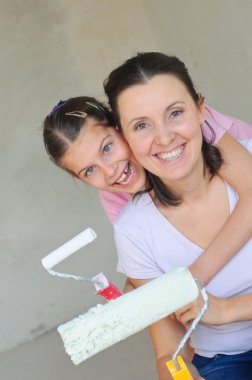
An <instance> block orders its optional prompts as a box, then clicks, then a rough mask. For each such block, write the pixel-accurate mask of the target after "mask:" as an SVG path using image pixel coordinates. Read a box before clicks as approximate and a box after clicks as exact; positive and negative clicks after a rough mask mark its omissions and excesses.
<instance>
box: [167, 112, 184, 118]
mask: <svg viewBox="0 0 252 380" xmlns="http://www.w3.org/2000/svg"><path fill="white" fill-rule="evenodd" d="M182 112H183V111H182V110H175V111H172V113H171V115H170V117H171V118H175V117H178V116H179V115H181V113H182Z"/></svg>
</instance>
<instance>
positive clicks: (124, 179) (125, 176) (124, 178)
mask: <svg viewBox="0 0 252 380" xmlns="http://www.w3.org/2000/svg"><path fill="white" fill-rule="evenodd" d="M133 174H134V169H133V167H132V166H131V164H130V163H128V164H127V165H126V167H125V169H124V172H123V173H122V175H121V177H120V178H119V179H118V180H117V181H116V182H115V183H117V184H119V185H127V184H128V183H129V182H130V181H131V178H132V176H133Z"/></svg>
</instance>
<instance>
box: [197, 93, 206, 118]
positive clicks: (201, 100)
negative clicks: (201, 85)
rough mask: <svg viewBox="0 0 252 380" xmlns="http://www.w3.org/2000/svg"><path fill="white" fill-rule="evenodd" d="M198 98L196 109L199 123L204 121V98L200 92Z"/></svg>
mask: <svg viewBox="0 0 252 380" xmlns="http://www.w3.org/2000/svg"><path fill="white" fill-rule="evenodd" d="M198 96H199V100H198V110H199V119H200V124H202V123H204V121H205V107H206V103H205V98H204V96H203V95H202V94H200V93H199V94H198Z"/></svg>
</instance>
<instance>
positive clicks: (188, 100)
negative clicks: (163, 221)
mask: <svg viewBox="0 0 252 380" xmlns="http://www.w3.org/2000/svg"><path fill="white" fill-rule="evenodd" d="M202 103H203V102H202ZM118 111H119V115H120V121H121V125H122V129H123V134H124V137H125V139H126V140H127V141H128V143H129V145H130V147H131V149H132V151H133V153H134V156H135V158H136V159H137V161H138V162H139V163H140V164H141V165H142V166H143V167H145V168H146V169H147V170H148V171H150V172H151V173H153V174H155V175H156V176H158V177H160V178H162V180H163V181H164V182H165V183H167V184H169V181H174V180H179V179H181V178H184V177H185V176H187V175H188V174H189V173H190V172H191V170H192V168H193V167H194V166H195V165H196V164H197V163H198V161H199V160H200V162H201V163H202V154H201V146H202V133H201V128H200V124H201V123H202V122H203V121H204V104H202V105H201V106H197V105H196V104H195V102H194V100H193V99H192V97H191V95H190V94H189V92H188V90H187V88H186V87H185V85H184V84H183V82H181V81H180V80H179V79H177V78H176V77H175V76H174V75H165V74H164V75H156V76H154V77H152V78H151V79H150V80H148V82H147V83H145V84H139V85H134V86H132V87H130V88H128V89H126V90H124V91H123V92H122V93H121V94H120V95H119V97H118Z"/></svg>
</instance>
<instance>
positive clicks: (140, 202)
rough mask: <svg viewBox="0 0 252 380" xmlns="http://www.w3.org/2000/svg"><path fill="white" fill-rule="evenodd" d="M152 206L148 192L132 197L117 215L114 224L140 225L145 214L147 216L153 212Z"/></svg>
mask: <svg viewBox="0 0 252 380" xmlns="http://www.w3.org/2000/svg"><path fill="white" fill-rule="evenodd" d="M154 208H155V206H154V203H153V202H152V199H151V197H150V195H149V194H148V193H144V194H141V195H138V196H135V197H132V198H131V199H130V200H129V201H128V203H127V204H126V205H125V207H124V208H123V209H122V210H121V212H120V214H119V215H118V217H117V219H116V221H115V226H116V227H125V226H126V225H130V226H136V225H138V224H141V225H142V224H143V223H144V221H146V218H147V216H148V218H149V217H150V214H151V213H153V212H154V210H153V209H154Z"/></svg>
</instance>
